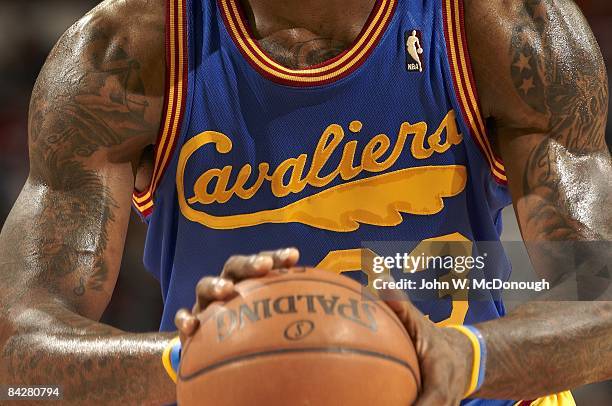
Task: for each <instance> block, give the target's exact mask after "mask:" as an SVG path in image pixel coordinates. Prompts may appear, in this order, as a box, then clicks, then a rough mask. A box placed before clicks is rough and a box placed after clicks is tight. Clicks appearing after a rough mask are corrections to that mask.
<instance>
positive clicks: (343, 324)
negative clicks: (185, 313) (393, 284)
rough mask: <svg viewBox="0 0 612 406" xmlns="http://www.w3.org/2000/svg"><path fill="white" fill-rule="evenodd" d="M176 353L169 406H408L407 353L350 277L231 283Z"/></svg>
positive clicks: (296, 276) (411, 368)
mask: <svg viewBox="0 0 612 406" xmlns="http://www.w3.org/2000/svg"><path fill="white" fill-rule="evenodd" d="M236 289H237V291H238V292H239V296H238V297H236V298H234V299H232V300H230V301H229V302H227V303H225V304H223V303H213V304H212V305H210V306H209V307H208V308H207V309H206V311H205V312H204V313H202V314H201V315H199V318H200V328H199V330H198V332H197V333H196V334H195V335H194V336H193V337H192V338H191V339H190V340H189V341H188V342H187V343H186V344H185V348H184V349H183V354H182V360H181V366H180V370H179V379H178V386H177V396H178V402H179V405H196V404H197V405H215V406H224V405H233V406H235V405H266V406H275V405H279V406H280V405H317V406H320V405H322V406H327V405H329V406H332V405H334V406H335V405H357V406H360V405H364V406H365V405H372V404H381V405H382V404H384V405H389V406H393V405H409V404H411V403H412V402H414V400H415V398H416V394H417V391H418V388H419V386H420V374H419V370H418V363H417V360H416V355H415V352H414V347H413V344H412V342H411V341H410V337H409V336H408V335H407V333H406V331H405V329H404V327H403V326H402V324H401V323H400V321H399V319H398V318H397V317H396V315H395V314H394V313H393V312H392V311H391V309H389V308H388V307H387V306H386V305H385V304H384V303H383V302H381V301H377V300H370V299H367V300H365V299H364V296H363V293H362V287H361V285H359V284H358V283H357V282H355V281H353V280H352V279H349V278H346V277H343V276H338V275H335V274H333V273H330V272H325V271H321V270H314V269H308V268H294V269H290V270H284V271H279V272H274V273H272V274H271V275H269V276H266V277H264V278H258V279H250V280H247V281H244V282H241V283H239V284H238V285H237V286H236Z"/></svg>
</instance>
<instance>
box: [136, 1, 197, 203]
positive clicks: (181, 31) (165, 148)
mask: <svg viewBox="0 0 612 406" xmlns="http://www.w3.org/2000/svg"><path fill="white" fill-rule="evenodd" d="M167 6H168V15H169V18H168V22H169V24H168V27H167V30H168V36H167V38H168V58H167V59H168V62H167V69H168V73H167V75H166V76H167V80H168V82H169V84H168V94H167V108H166V111H165V114H164V118H163V121H162V125H161V127H160V132H161V133H160V136H159V137H158V140H157V144H156V155H155V160H154V166H153V175H152V177H151V183H150V185H149V187H148V189H147V190H146V191H145V192H144V193H134V195H133V196H132V202H133V204H134V206H135V207H136V209H138V210H139V211H140V212H142V213H144V212H146V211H147V210H149V209H151V208H152V207H153V205H154V203H153V194H154V193H155V189H156V188H157V186H158V184H159V182H160V180H161V177H162V175H163V172H164V170H165V168H166V166H167V164H168V161H169V159H170V157H171V156H172V151H173V146H174V143H175V142H176V139H177V137H178V130H179V128H178V125H179V123H180V119H181V117H180V116H181V110H182V106H183V103H184V96H185V95H184V94H183V93H184V91H183V89H184V83H183V81H184V77H185V72H186V69H187V67H186V66H185V65H186V58H185V52H186V50H185V40H186V27H185V4H184V0H170V1H169V2H168V5H167ZM177 59H178V61H177Z"/></svg>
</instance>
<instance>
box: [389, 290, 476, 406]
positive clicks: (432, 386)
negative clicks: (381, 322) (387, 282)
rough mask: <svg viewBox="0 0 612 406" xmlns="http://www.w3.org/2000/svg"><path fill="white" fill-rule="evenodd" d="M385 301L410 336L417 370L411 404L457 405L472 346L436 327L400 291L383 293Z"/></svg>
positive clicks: (455, 333)
mask: <svg viewBox="0 0 612 406" xmlns="http://www.w3.org/2000/svg"><path fill="white" fill-rule="evenodd" d="M384 299H385V301H386V302H387V304H388V305H389V307H391V309H393V311H395V313H396V314H397V315H398V316H399V318H400V320H401V321H402V323H403V324H404V327H406V330H407V331H408V334H409V335H410V337H411V338H412V341H413V343H414V347H415V349H416V353H417V357H418V360H419V366H420V369H421V383H422V386H421V392H420V394H419V398H418V399H417V401H416V403H415V406H451V405H453V406H455V405H459V403H460V402H461V400H462V399H463V396H464V395H465V392H466V390H467V388H468V385H469V380H470V376H471V372H472V369H471V368H472V359H473V354H472V351H473V350H472V345H471V343H470V342H469V339H468V338H467V337H466V336H465V335H463V334H461V333H460V332H458V331H456V330H455V329H450V328H442V327H437V326H436V325H435V324H433V323H432V322H431V321H429V319H427V318H426V317H425V316H424V315H423V313H421V312H420V311H419V310H418V309H417V308H416V307H414V305H413V304H412V303H411V302H410V299H408V297H407V296H406V295H405V294H404V292H402V291H388V292H385V297H384Z"/></svg>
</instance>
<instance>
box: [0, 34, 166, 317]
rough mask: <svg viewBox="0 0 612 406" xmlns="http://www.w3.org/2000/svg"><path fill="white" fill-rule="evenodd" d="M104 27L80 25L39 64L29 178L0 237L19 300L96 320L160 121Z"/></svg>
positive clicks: (134, 69)
mask: <svg viewBox="0 0 612 406" xmlns="http://www.w3.org/2000/svg"><path fill="white" fill-rule="evenodd" d="M91 25H93V27H92V26H91ZM104 28H105V27H104V24H91V23H90V24H89V26H81V27H76V28H73V30H74V32H73V33H72V34H71V33H70V31H69V32H68V33H67V34H66V35H65V36H64V38H63V39H61V40H60V42H59V43H58V45H57V46H56V48H55V49H54V51H53V52H52V54H51V56H50V57H49V59H48V60H47V62H46V64H45V66H44V68H43V70H42V71H41V74H40V76H39V78H38V81H37V83H36V86H35V89H34V91H33V95H32V101H31V105H30V118H29V145H30V176H29V178H28V180H27V182H26V185H25V186H24V189H23V191H22V193H21V195H20V196H19V199H18V201H17V202H16V204H15V206H14V208H13V210H12V212H11V214H10V216H9V218H8V219H7V222H6V224H5V227H4V229H3V232H2V238H1V240H0V256H1V258H2V260H1V262H0V266H1V267H3V268H4V269H3V270H2V271H3V273H5V274H6V275H11V276H7V277H6V278H5V279H6V281H5V283H3V285H5V286H3V288H5V289H7V290H9V293H12V294H13V296H14V297H15V298H16V299H18V298H19V297H20V296H21V297H23V295H25V297H27V296H28V292H32V291H36V292H39V293H41V294H42V296H45V295H46V296H47V297H52V298H54V299H57V300H60V301H61V302H63V303H64V304H65V305H66V306H69V307H70V308H72V309H73V310H74V311H76V312H78V313H80V314H82V315H85V316H87V317H90V318H93V319H97V318H99V317H100V315H101V314H102V311H103V310H104V308H105V307H106V305H107V303H108V300H110V297H111V294H112V291H113V289H114V285H115V282H116V278H117V273H118V270H119V265H120V262H121V254H122V252H123V244H124V239H125V234H126V231H127V224H128V219H129V214H130V202H131V193H132V190H133V187H134V171H133V168H134V167H136V166H137V163H138V159H139V157H140V153H141V151H142V149H143V148H144V147H145V146H146V145H149V144H150V143H151V140H152V139H153V138H154V135H155V133H156V130H157V125H158V120H159V112H158V111H157V110H158V104H159V103H158V99H159V95H157V94H155V95H153V96H151V95H148V94H147V92H149V91H151V87H150V86H148V85H147V83H146V82H147V81H146V78H145V77H144V76H143V72H142V69H141V61H139V60H137V59H135V58H134V57H133V56H130V53H129V44H128V45H124V44H122V43H121V41H120V40H114V35H113V34H112V32H108V31H105V29H104ZM157 86H161V85H158V84H157V83H156V84H154V85H153V87H154V88H155V87H157ZM153 93H155V91H153ZM11 280H12V282H14V283H12V284H9V283H6V282H10V281H11ZM0 283H2V281H1V280H0ZM9 296H10V295H9ZM9 296H7V297H9ZM37 297H40V295H37Z"/></svg>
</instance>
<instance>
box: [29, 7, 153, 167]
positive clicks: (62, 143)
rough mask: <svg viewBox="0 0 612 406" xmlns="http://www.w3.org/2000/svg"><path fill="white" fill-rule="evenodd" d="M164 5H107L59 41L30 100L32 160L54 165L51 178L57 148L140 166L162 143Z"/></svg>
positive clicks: (63, 152) (79, 22) (92, 12)
mask: <svg viewBox="0 0 612 406" xmlns="http://www.w3.org/2000/svg"><path fill="white" fill-rule="evenodd" d="M163 3H164V2H163V1H162V0H151V1H146V0H107V1H104V2H102V3H101V4H100V5H98V6H97V7H96V8H94V9H93V10H92V11H90V12H89V13H87V14H86V15H85V16H83V17H82V18H81V19H80V20H79V21H77V22H76V23H75V24H74V25H73V26H72V27H70V28H69V29H68V30H67V31H66V32H65V33H64V34H63V35H62V37H61V38H60V39H59V41H58V42H57V44H56V45H55V47H54V48H53V50H52V51H51V53H50V55H49V57H48V58H47V60H46V62H45V65H44V66H43V68H42V70H41V72H40V74H39V76H38V79H37V81H36V84H35V86H34V90H33V92H32V98H31V102H30V115H29V116H30V121H29V129H30V131H29V133H30V135H29V137H30V151H31V160H32V161H37V162H39V163H40V162H45V163H47V164H46V166H44V167H42V170H41V171H39V172H41V173H42V174H43V175H44V172H45V171H48V168H49V167H51V166H52V164H54V162H51V161H49V159H46V158H45V159H42V158H41V156H46V155H45V154H46V151H49V150H55V151H60V152H61V153H62V154H65V155H73V156H75V157H79V158H88V157H90V156H91V155H92V154H94V153H95V152H97V151H107V153H108V154H111V153H112V154H113V156H114V158H113V159H116V160H125V159H130V160H132V159H135V158H134V157H137V156H139V154H140V151H141V150H142V149H143V148H144V147H146V145H149V144H151V143H153V142H154V141H155V137H156V134H157V130H158V128H159V122H160V121H161V111H162V106H163V99H164V75H165V40H164V39H165V23H164V21H165V18H164V15H165V10H164V6H163ZM33 153H35V154H38V155H37V156H34V155H32V154H33ZM58 153H59V152H58ZM35 158H38V159H35ZM47 161H49V162H47ZM37 165H38V164H37ZM37 165H33V168H34V169H36V168H35V167H36V166H37ZM38 166H40V165H38ZM41 176H42V175H41Z"/></svg>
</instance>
